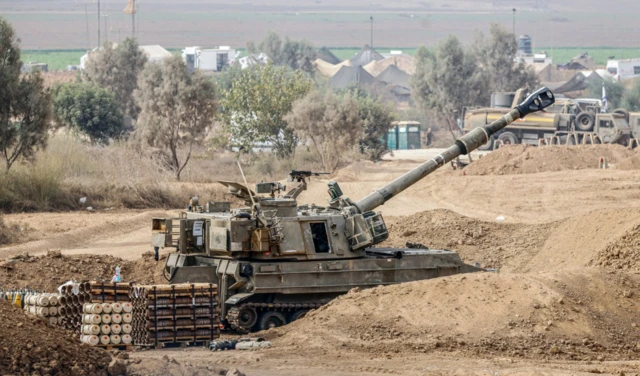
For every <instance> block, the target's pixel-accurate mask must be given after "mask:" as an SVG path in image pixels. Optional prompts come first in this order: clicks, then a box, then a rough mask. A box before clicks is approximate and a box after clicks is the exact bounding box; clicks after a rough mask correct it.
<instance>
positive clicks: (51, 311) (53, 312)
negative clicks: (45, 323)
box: [49, 307, 58, 316]
mask: <svg viewBox="0 0 640 376" xmlns="http://www.w3.org/2000/svg"><path fill="white" fill-rule="evenodd" d="M56 315H58V307H49V316H56Z"/></svg>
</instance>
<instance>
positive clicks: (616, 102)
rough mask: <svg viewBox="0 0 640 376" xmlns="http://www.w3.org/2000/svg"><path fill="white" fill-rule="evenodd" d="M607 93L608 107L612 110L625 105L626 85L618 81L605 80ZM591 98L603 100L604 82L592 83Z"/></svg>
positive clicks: (590, 87) (590, 86)
mask: <svg viewBox="0 0 640 376" xmlns="http://www.w3.org/2000/svg"><path fill="white" fill-rule="evenodd" d="M604 88H605V90H606V92H607V107H608V108H609V110H612V109H614V108H616V107H618V106H620V105H621V104H622V103H623V100H622V99H623V98H624V96H625V88H624V85H623V84H622V83H620V82H618V81H610V80H604ZM588 95H589V98H595V99H602V82H598V81H592V82H591V83H590V84H589V94H588Z"/></svg>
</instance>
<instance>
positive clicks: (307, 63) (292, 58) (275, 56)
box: [247, 31, 317, 73]
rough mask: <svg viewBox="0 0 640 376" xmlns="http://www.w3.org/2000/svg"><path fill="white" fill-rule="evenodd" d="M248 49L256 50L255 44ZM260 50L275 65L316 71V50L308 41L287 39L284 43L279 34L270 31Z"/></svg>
mask: <svg viewBox="0 0 640 376" xmlns="http://www.w3.org/2000/svg"><path fill="white" fill-rule="evenodd" d="M247 48H250V50H255V49H256V47H255V44H253V43H248V44H247ZM258 49H259V50H260V52H264V53H265V54H266V55H267V56H269V59H271V60H272V61H273V64H275V65H283V66H287V67H289V68H291V69H293V70H301V71H303V72H307V73H313V71H314V68H313V61H314V60H315V59H316V55H317V54H316V50H315V48H313V45H311V43H309V42H308V41H306V40H300V41H296V40H292V39H289V38H288V37H287V38H285V41H284V43H283V42H282V39H281V38H280V36H279V35H278V34H276V33H274V32H273V31H269V32H267V35H265V37H264V38H263V39H262V42H260V44H259V45H258ZM250 50H248V51H250Z"/></svg>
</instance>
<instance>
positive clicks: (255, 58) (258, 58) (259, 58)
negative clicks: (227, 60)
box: [238, 52, 271, 69]
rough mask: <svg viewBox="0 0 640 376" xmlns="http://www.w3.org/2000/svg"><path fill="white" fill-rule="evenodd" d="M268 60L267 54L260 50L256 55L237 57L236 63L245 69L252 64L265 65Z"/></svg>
mask: <svg viewBox="0 0 640 376" xmlns="http://www.w3.org/2000/svg"><path fill="white" fill-rule="evenodd" d="M269 61H271V59H269V56H267V54H265V53H262V52H261V53H260V54H258V55H250V56H245V57H241V58H240V59H238V63H239V64H240V67H241V68H242V69H247V68H249V67H250V66H252V65H267V64H269Z"/></svg>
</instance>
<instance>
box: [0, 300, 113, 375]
mask: <svg viewBox="0 0 640 376" xmlns="http://www.w3.org/2000/svg"><path fill="white" fill-rule="evenodd" d="M111 360H112V359H111V356H110V355H109V353H107V352H106V351H104V350H102V349H98V348H94V347H90V346H86V345H83V344H81V343H80V341H79V340H78V338H76V336H74V335H72V334H70V333H69V332H67V331H64V330H62V329H57V328H53V327H51V326H49V325H48V324H46V323H45V322H44V321H42V320H41V319H39V318H37V317H35V316H28V315H26V314H25V313H24V312H23V311H22V310H21V309H19V308H18V307H16V306H13V305H11V304H9V303H7V302H5V301H0V375H73V376H78V375H105V376H106V375H107V369H108V367H109V363H110V362H111Z"/></svg>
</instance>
